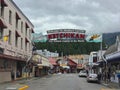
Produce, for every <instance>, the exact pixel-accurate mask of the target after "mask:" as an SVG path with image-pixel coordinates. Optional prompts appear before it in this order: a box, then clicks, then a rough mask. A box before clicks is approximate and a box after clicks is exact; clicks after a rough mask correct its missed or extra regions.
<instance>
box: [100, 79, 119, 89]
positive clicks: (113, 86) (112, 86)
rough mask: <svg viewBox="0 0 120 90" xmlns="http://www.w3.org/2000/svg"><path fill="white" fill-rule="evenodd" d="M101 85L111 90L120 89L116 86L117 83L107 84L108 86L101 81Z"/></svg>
mask: <svg viewBox="0 0 120 90" xmlns="http://www.w3.org/2000/svg"><path fill="white" fill-rule="evenodd" d="M101 84H102V85H104V86H107V87H109V88H112V89H120V86H119V85H118V83H114V82H109V83H108V84H106V83H105V82H104V81H102V82H101Z"/></svg>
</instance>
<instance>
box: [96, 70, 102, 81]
mask: <svg viewBox="0 0 120 90" xmlns="http://www.w3.org/2000/svg"><path fill="white" fill-rule="evenodd" d="M101 75H102V74H101V73H100V72H99V73H98V75H97V78H98V83H101Z"/></svg>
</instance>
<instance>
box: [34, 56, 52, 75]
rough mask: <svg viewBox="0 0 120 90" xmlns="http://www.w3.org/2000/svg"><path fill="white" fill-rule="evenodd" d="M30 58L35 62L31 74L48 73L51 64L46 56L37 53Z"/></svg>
mask: <svg viewBox="0 0 120 90" xmlns="http://www.w3.org/2000/svg"><path fill="white" fill-rule="evenodd" d="M32 60H33V62H34V63H36V65H34V66H33V74H34V76H35V77H41V76H44V75H47V74H48V70H49V69H50V66H51V64H50V62H49V60H48V58H47V57H45V56H43V55H40V54H37V55H34V56H33V58H32Z"/></svg>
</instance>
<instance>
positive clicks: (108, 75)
mask: <svg viewBox="0 0 120 90" xmlns="http://www.w3.org/2000/svg"><path fill="white" fill-rule="evenodd" d="M107 77H108V82H110V78H111V76H110V73H109V72H108V73H107Z"/></svg>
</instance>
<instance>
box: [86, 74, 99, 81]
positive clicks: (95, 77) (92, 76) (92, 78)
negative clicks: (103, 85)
mask: <svg viewBox="0 0 120 90" xmlns="http://www.w3.org/2000/svg"><path fill="white" fill-rule="evenodd" d="M87 82H99V80H98V77H97V74H95V73H90V74H89V75H88V76H87Z"/></svg>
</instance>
